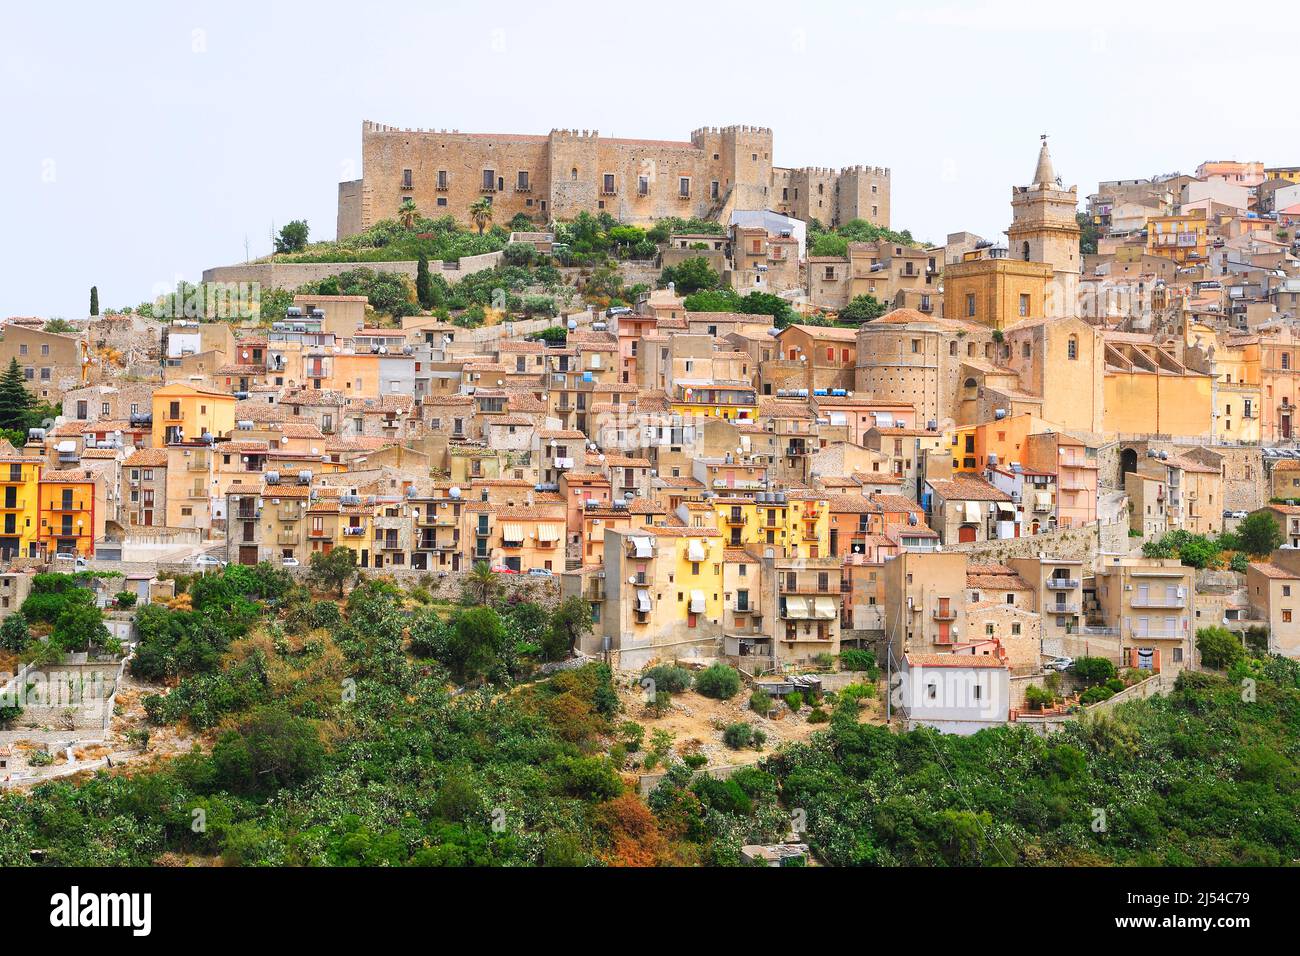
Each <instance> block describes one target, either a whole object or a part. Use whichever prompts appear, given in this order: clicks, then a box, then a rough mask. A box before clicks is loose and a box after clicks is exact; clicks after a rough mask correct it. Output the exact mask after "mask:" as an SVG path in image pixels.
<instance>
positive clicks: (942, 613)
mask: <svg viewBox="0 0 1300 956" xmlns="http://www.w3.org/2000/svg"><path fill="white" fill-rule="evenodd" d="M930 616H931V617H933V618H934V619H935V620H936V621H955V620H957V609H956V608H954V607H946V608H945V607H937V608H935V609H934V611H932V612H931V615H930Z"/></svg>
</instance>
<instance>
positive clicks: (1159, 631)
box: [1130, 627, 1187, 641]
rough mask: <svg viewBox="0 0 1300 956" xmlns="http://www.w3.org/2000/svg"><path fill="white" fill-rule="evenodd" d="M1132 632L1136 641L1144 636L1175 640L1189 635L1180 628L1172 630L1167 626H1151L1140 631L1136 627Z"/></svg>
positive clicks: (1159, 639) (1161, 639) (1160, 639)
mask: <svg viewBox="0 0 1300 956" xmlns="http://www.w3.org/2000/svg"><path fill="white" fill-rule="evenodd" d="M1130 633H1131V636H1132V638H1133V639H1134V640H1135V641H1140V640H1143V639H1144V638H1149V639H1150V640H1153V641H1173V640H1178V639H1179V638H1183V637H1186V636H1187V635H1186V633H1184V632H1183V631H1181V630H1179V629H1178V628H1174V629H1172V630H1170V629H1169V628H1167V627H1160V628H1156V627H1149V628H1147V629H1146V630H1145V631H1139V630H1137V629H1136V628H1135V629H1133V630H1132V631H1131V632H1130Z"/></svg>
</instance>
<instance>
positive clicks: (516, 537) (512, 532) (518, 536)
mask: <svg viewBox="0 0 1300 956" xmlns="http://www.w3.org/2000/svg"><path fill="white" fill-rule="evenodd" d="M501 540H503V541H513V542H516V543H519V544H522V543H523V540H524V526H523V525H522V524H519V523H518V522H517V521H507V522H505V523H504V524H503V525H501Z"/></svg>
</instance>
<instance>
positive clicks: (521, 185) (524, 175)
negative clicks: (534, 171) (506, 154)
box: [515, 169, 528, 193]
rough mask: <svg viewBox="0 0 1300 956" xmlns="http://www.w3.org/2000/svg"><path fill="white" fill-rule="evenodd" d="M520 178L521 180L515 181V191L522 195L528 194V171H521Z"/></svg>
mask: <svg viewBox="0 0 1300 956" xmlns="http://www.w3.org/2000/svg"><path fill="white" fill-rule="evenodd" d="M518 176H519V178H518V179H517V180H516V181H515V189H516V190H517V191H518V192H521V193H526V192H528V170H526V169H521V170H519V174H518Z"/></svg>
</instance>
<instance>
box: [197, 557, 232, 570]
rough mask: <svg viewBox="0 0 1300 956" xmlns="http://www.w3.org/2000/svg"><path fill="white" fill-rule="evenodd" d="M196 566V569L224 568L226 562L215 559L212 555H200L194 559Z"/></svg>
mask: <svg viewBox="0 0 1300 956" xmlns="http://www.w3.org/2000/svg"><path fill="white" fill-rule="evenodd" d="M194 566H195V567H196V568H224V567H225V566H226V562H225V561H222V560H221V559H220V558H214V557H213V556H212V555H210V554H200V555H199V556H198V557H197V558H195V559H194Z"/></svg>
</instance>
